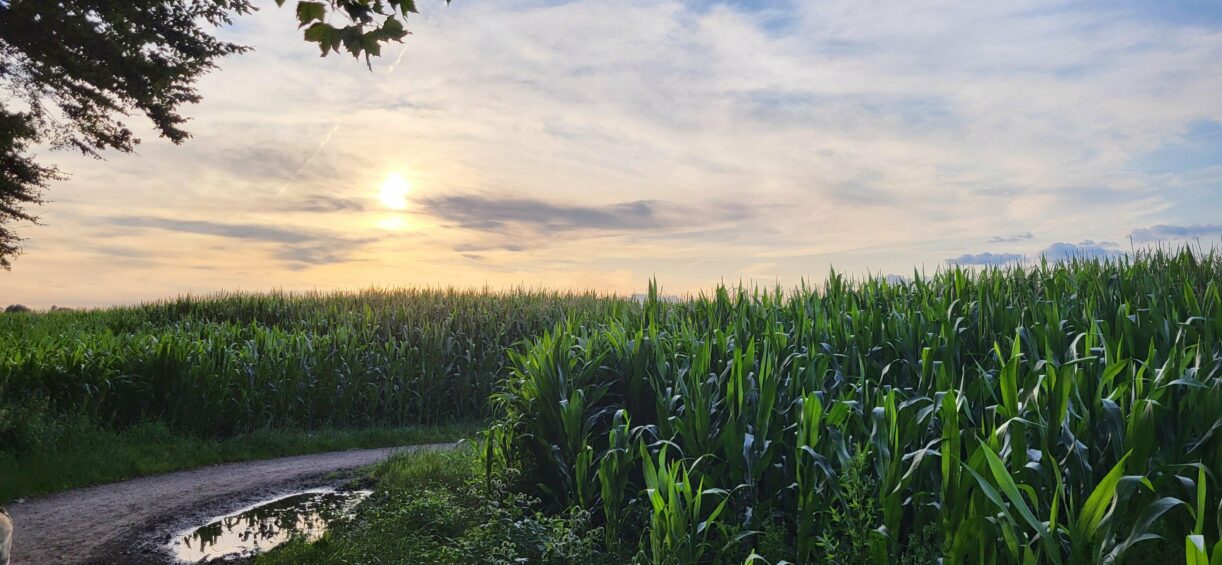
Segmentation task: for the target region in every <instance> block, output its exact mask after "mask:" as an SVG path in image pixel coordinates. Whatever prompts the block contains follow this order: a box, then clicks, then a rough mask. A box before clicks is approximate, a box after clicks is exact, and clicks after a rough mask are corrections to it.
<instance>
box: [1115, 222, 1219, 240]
mask: <svg viewBox="0 0 1222 565" xmlns="http://www.w3.org/2000/svg"><path fill="white" fill-rule="evenodd" d="M1131 235H1132V237H1133V241H1135V242H1137V243H1148V242H1152V241H1162V240H1167V239H1193V238H1199V237H1218V236H1222V224H1193V225H1189V226H1170V225H1165V224H1159V225H1156V226H1150V227H1148V228H1141V229H1136V230H1133V233H1132V234H1131Z"/></svg>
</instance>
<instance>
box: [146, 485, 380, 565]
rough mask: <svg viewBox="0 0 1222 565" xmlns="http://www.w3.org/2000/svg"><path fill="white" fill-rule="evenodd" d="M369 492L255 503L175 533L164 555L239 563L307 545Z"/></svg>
mask: <svg viewBox="0 0 1222 565" xmlns="http://www.w3.org/2000/svg"><path fill="white" fill-rule="evenodd" d="M369 494H370V491H367V490H356V491H336V490H334V489H314V490H307V491H303V492H299V493H295V494H291V495H288V496H285V497H281V498H276V499H273V500H269V501H266V502H260V503H259V504H256V505H255V506H251V507H248V508H245V509H242V510H239V511H237V512H234V513H232V514H227V515H225V516H221V517H219V518H214V519H213V520H211V521H209V522H208V523H207V524H204V525H203V526H200V527H198V528H193V529H190V530H186V531H184V532H180V533H179V534H178V535H177V536H175V537H174V541H173V542H171V543H170V551H171V552H173V553H174V555H175V556H176V557H177V558H178V559H179V561H181V562H185V563H196V562H200V561H207V560H210V559H217V558H220V557H244V556H249V555H254V554H255V553H259V552H261V551H266V550H268V549H271V548H273V547H276V546H277V545H280V544H282V543H284V542H286V541H288V540H289V539H292V538H293V537H295V536H301V537H304V538H306V539H307V540H310V541H313V540H316V539H318V538H319V536H321V535H322V534H323V532H325V531H326V530H327V524H328V523H330V522H332V521H334V520H335V519H337V518H340V517H343V516H347V515H349V514H350V513H351V512H352V509H353V508H355V507H356V505H357V504H358V503H360V502H361V501H362V500H364V499H365V497H367V496H369Z"/></svg>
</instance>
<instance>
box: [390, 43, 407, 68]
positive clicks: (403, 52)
mask: <svg viewBox="0 0 1222 565" xmlns="http://www.w3.org/2000/svg"><path fill="white" fill-rule="evenodd" d="M406 54H407V43H406V42H405V43H404V44H403V48H402V49H400V50H399V56H398V57H395V62H393V63H391V64H390V66H389V67H386V74H390V73H393V72H395V69H396V68H398V67H399V63H401V62H403V56H404V55H406Z"/></svg>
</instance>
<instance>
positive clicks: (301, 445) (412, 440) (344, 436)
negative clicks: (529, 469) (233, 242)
mask: <svg viewBox="0 0 1222 565" xmlns="http://www.w3.org/2000/svg"><path fill="white" fill-rule="evenodd" d="M478 429H479V424H478V423H468V424H449V425H437V426H412V427H397V428H368V429H323V430H316V431H309V432H304V431H287V430H270V429H269V430H259V431H256V432H253V433H248V434H243V435H238V436H234V437H230V438H226V439H222V440H216V439H201V438H198V437H193V436H184V435H180V434H175V433H173V432H171V431H170V429H169V428H167V427H166V426H165V425H164V424H160V423H151V424H140V425H136V426H133V427H130V428H128V429H126V430H123V431H112V430H106V429H102V428H99V427H96V426H90V425H87V424H83V423H82V424H79V425H62V424H61V425H58V426H57V429H56V430H54V433H53V434H51V435H53V436H54V437H53V438H52V439H51V441H47V442H45V443H42V442H40V443H41V445H39V446H38V448H37V449H33V450H26V451H23V452H21V453H9V452H5V451H0V503H3V502H6V501H11V500H14V499H17V498H24V497H29V496H38V495H45V494H50V493H54V492H57V491H61V490H67V489H70V488H76V487H82V486H88V485H94V484H99V483H107V482H113V481H119V480H123V479H130V478H134V477H140V476H145V475H155V474H159V473H167V472H170V471H178V470H182V469H191V468H195V467H202V466H206V465H213V464H217V463H227V462H233V461H248V460H254V459H267V458H272V457H284V456H289V455H301V454H306V453H318V452H324V451H338V450H345V449H359V448H372V447H389V446H395V445H409V444H418V443H431V442H442V441H453V440H456V439H459V438H463V437H468V436H470V435H472V434H473V433H474V432H475V431H476V430H478Z"/></svg>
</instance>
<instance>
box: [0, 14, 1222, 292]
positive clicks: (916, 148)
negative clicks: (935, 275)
mask: <svg viewBox="0 0 1222 565" xmlns="http://www.w3.org/2000/svg"><path fill="white" fill-rule="evenodd" d="M291 4H292V2H290V3H289V5H290V6H291ZM418 6H419V7H420V10H421V12H422V13H421V14H420V15H418V16H417V15H413V16H412V17H411V18H410V19H409V25H408V28H409V29H410V30H411V31H412V35H410V36H408V38H407V39H406V41H405V42H404V44H403V45H397V44H395V45H391V46H389V47H387V48H386V49H384V51H383V56H382V57H381V58H379V59H374V60H373V62H372V70H370V69H369V68H367V67H366V66H365V65H364V63H363V62H361V61H356V60H354V59H352V58H351V57H348V56H340V55H334V54H333V55H331V56H328V57H325V58H320V57H319V56H318V52H317V48H316V47H315V46H314V45H312V44H307V43H305V42H304V41H302V39H301V33H300V31H299V30H297V28H296V22H295V21H294V20H293V13H292V10H291V9H290V8H281V9H278V8H276V7H275V5H274V3H272V2H270V1H268V2H264V3H262V9H261V10H260V11H259V12H258V13H257V14H255V15H252V16H248V17H244V18H241V19H240V20H238V21H237V22H236V25H234V26H233V27H230V28H225V29H223V30H221V31H219V32H218V33H219V35H221V36H222V37H223V38H225V39H228V40H232V41H236V42H238V43H242V44H245V45H249V46H251V47H253V48H254V51H253V52H250V53H247V54H244V55H239V56H233V57H230V58H227V59H225V60H222V61H221V68H220V69H219V70H217V71H215V72H213V73H211V74H209V75H207V76H206V77H204V78H203V79H202V80H201V82H200V85H199V89H200V92H201V94H202V95H203V101H202V102H201V103H200V104H198V105H194V106H191V107H189V108H186V113H187V114H188V115H189V116H191V118H192V120H191V122H190V123H189V127H188V129H189V130H190V131H191V132H192V134H193V135H194V137H193V138H192V139H191V140H190V141H188V142H187V143H186V144H184V145H181V146H175V145H173V144H170V143H169V142H167V141H165V140H162V139H158V138H157V136H156V134H155V133H153V132H152V131H151V130H150V129H149V128H148V126H147V124H146V123H144V121H142V120H141V119H138V118H133V119H132V121H131V123H132V124H133V125H135V126H138V127H136V128H135V129H137V131H138V133H140V134H141V137H142V138H143V139H144V143H142V144H141V145H140V146H139V147H138V149H137V151H136V153H134V154H116V153H110V154H107V155H106V156H105V160H92V159H88V158H84V157H81V156H79V155H74V154H71V153H67V152H50V151H45V150H43V151H40V153H39V154H40V156H41V157H42V158H44V159H45V160H47V161H49V162H53V163H55V164H57V165H58V166H59V167H60V168H61V169H62V170H63V171H65V172H67V173H69V174H70V175H71V177H70V178H69V179H68V180H66V181H63V182H59V183H56V184H55V185H54V186H52V187H51V189H50V191H49V192H48V193H47V199H48V200H49V202H48V203H47V204H46V205H45V206H43V207H42V208H40V209H39V210H38V213H39V215H40V216H41V218H42V224H43V225H41V226H36V227H32V226H28V225H23V226H18V227H19V229H20V231H21V233H22V235H24V236H25V237H26V238H27V241H26V243H25V249H26V253H25V255H23V256H21V257H19V258H18V259H17V261H16V262H15V264H14V265H13V268H12V270H11V272H0V302H4V303H24V304H27V305H30V306H34V307H43V308H45V307H49V306H50V305H52V304H56V305H61V306H100V305H108V304H119V303H131V302H137V301H143V300H151V299H158V298H164V297H173V296H178V295H181V294H185V293H193V294H206V293H209V292H214V291H218V290H227V291H260V290H269V289H284V290H332V289H359V288H368V287H391V286H430V287H449V286H455V287H485V286H488V287H492V288H498V289H503V288H511V287H522V286H524V287H531V288H540V287H542V288H554V289H596V290H600V291H606V292H616V293H632V292H640V291H642V290H643V289H644V288H645V287H646V285H647V284H648V281H649V279H650V278H651V277H656V278H657V280H658V281H659V284H660V285H661V287H662V288H663V291H665V292H672V293H684V292H691V291H696V290H699V289H706V288H709V287H710V286H712V285H715V284H717V283H719V282H722V281H724V282H727V283H732V284H737V283H739V282H742V283H745V284H764V285H773V284H778V283H779V284H781V285H785V286H789V285H795V284H798V283H799V282H800V281H801V280H802V279H803V278H805V279H807V280H813V281H818V280H821V279H822V278H823V277H824V276H826V274H827V273H828V270H829V269H831V268H835V269H836V270H837V271H839V272H844V273H848V274H850V275H853V276H871V275H886V274H899V275H905V274H910V273H912V272H913V271H914V269H916V270H922V271H924V272H927V273H932V272H933V271H935V270H937V269H944V268H947V267H948V266H950V265H966V266H976V265H991V264H1004V263H1009V262H1015V261H1030V260H1033V258H1036V257H1040V256H1041V255H1043V256H1047V257H1049V258H1051V259H1054V260H1055V259H1059V258H1064V257H1068V256H1075V255H1079V256H1082V255H1085V256H1112V255H1116V254H1120V253H1125V252H1131V251H1132V250H1133V249H1135V248H1139V247H1141V246H1146V245H1173V246H1174V245H1183V244H1185V243H1190V244H1192V245H1202V246H1205V247H1210V246H1215V245H1216V244H1217V243H1218V242H1219V241H1222V95H1219V93H1222V3H1219V2H1217V1H1195V2H1181V3H1174V2H1128V1H1109V2H1102V1H1092V2H1076V1H1075V2H1061V1H1038V2H970V1H967V2H953V1H944V2H903V3H882V2H860V1H856V0H853V1H835V0H834V1H828V2H762V1H730V2H688V1H685V2H671V1H665V0H661V1H659V0H649V1H620V0H610V1H608V0H597V1H595V0H578V1H573V2H563V1H554V0H549V1H530V0H528V1H520V2H505V1H499V2H492V1H486V0H454V2H453V3H452V4H450V5H448V6H447V5H445V4H444V3H443V2H440V1H431V0H426V1H421V2H419V3H418Z"/></svg>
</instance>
